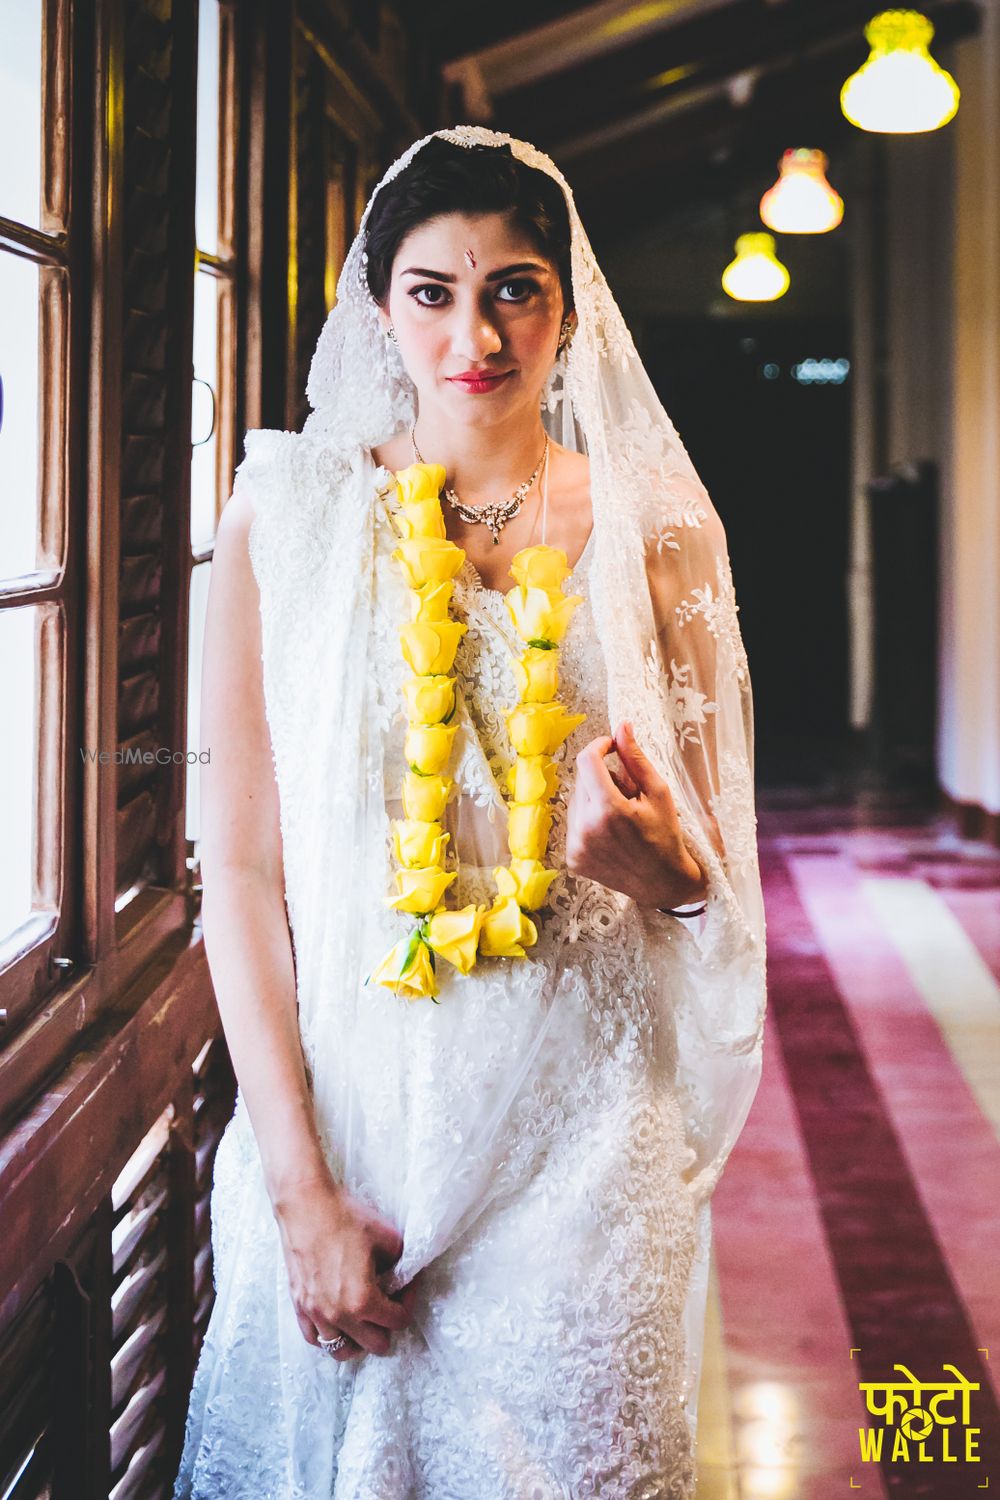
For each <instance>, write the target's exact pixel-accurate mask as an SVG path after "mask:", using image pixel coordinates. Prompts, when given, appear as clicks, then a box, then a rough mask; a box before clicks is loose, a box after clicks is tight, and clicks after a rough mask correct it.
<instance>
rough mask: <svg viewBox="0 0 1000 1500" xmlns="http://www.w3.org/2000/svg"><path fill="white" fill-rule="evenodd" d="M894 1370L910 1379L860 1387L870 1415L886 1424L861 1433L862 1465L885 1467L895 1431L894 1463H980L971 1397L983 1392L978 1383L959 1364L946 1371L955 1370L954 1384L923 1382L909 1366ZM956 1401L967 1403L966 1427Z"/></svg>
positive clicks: (963, 1409) (946, 1367)
mask: <svg viewBox="0 0 1000 1500" xmlns="http://www.w3.org/2000/svg"><path fill="white" fill-rule="evenodd" d="M892 1368H893V1369H894V1370H899V1371H901V1372H902V1374H903V1375H904V1376H905V1377H906V1378H905V1380H883V1381H867V1382H861V1381H859V1383H858V1389H859V1390H862V1391H864V1393H865V1401H866V1402H867V1405H868V1410H869V1412H870V1413H871V1415H872V1416H873V1417H880V1418H881V1419H882V1424H883V1425H882V1426H881V1427H860V1428H859V1429H858V1436H859V1438H860V1440H861V1461H862V1463H866V1464H867V1463H875V1464H877V1463H881V1462H882V1449H883V1446H884V1445H885V1439H886V1435H887V1433H890V1432H891V1434H892V1452H891V1453H890V1454H889V1455H888V1458H889V1461H890V1462H891V1463H909V1462H910V1461H911V1459H914V1460H916V1461H917V1462H918V1463H935V1462H937V1463H946V1464H957V1463H967V1464H978V1463H980V1462H981V1458H980V1455H979V1453H978V1451H977V1449H978V1446H979V1435H980V1431H981V1429H980V1428H978V1427H971V1426H970V1425H969V1421H970V1418H969V1394H970V1392H971V1391H978V1390H979V1382H978V1380H977V1381H972V1380H966V1378H965V1376H964V1375H963V1374H962V1373H961V1371H960V1370H957V1369H956V1368H955V1366H954V1365H942V1366H941V1370H942V1373H944V1372H945V1371H948V1370H950V1371H951V1373H952V1375H953V1376H954V1377H955V1378H954V1379H953V1380H930V1381H929V1380H918V1379H917V1377H916V1376H915V1375H914V1374H913V1372H912V1371H911V1370H908V1369H907V1368H906V1366H905V1365H893V1367H892ZM956 1402H960V1403H961V1412H962V1415H961V1423H959V1418H958V1416H957V1415H956V1414H955V1411H954V1409H953V1408H954V1405H955V1403H956ZM942 1407H944V1408H946V1410H945V1411H942ZM949 1408H950V1410H949ZM897 1418H898V1420H897ZM911 1446H912V1450H913V1451H912V1452H911Z"/></svg>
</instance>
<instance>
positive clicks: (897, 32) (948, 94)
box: [840, 10, 959, 135]
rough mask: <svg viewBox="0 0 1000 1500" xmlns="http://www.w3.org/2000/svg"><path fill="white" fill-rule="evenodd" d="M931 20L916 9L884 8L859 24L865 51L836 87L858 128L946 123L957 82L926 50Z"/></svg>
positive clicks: (900, 129)
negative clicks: (863, 57)
mask: <svg viewBox="0 0 1000 1500" xmlns="http://www.w3.org/2000/svg"><path fill="white" fill-rule="evenodd" d="M933 35H934V27H933V24H932V23H931V22H930V21H929V20H928V19H927V17H926V16H922V15H921V14H920V12H919V11H916V10H884V11H882V12H881V13H880V14H879V15H877V16H873V17H872V19H871V20H870V21H869V22H868V25H867V26H866V27H865V39H866V41H867V42H868V45H869V46H870V47H871V54H870V56H869V58H868V61H867V62H866V63H863V64H862V65H861V67H860V68H859V69H858V71H857V72H856V73H852V74H851V76H850V78H848V80H847V82H846V83H845V84H844V86H843V88H842V89H841V91H840V107H841V109H842V110H843V111H844V114H845V115H846V116H847V118H848V119H849V120H850V122H851V124H852V125H857V126H858V128H859V129H860V130H873V131H882V132H884V133H887V134H899V135H908V134H913V133H914V132H916V131H919V130H937V129H939V127H940V126H942V125H947V123H948V121H949V120H950V119H951V118H952V116H953V115H954V114H955V112H956V111H957V109H958V101H959V88H958V84H957V83H956V82H955V80H954V78H952V76H951V74H950V73H947V72H945V70H944V68H942V67H941V66H940V64H938V63H936V62H935V61H934V59H933V57H931V55H930V52H929V51H928V50H927V49H928V47H929V45H930V40H931V37H932V36H933Z"/></svg>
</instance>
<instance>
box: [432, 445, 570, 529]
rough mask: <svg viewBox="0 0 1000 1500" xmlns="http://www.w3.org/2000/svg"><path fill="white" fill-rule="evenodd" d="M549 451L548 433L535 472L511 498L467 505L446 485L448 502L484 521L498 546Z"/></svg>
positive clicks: (462, 513)
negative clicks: (502, 534)
mask: <svg viewBox="0 0 1000 1500" xmlns="http://www.w3.org/2000/svg"><path fill="white" fill-rule="evenodd" d="M416 425H417V424H416V423H415V422H414V424H413V426H411V428H410V442H411V443H412V444H413V456H414V458H415V459H416V461H417V463H418V464H422V463H423V461H424V460H423V459H422V458H421V457H420V449H419V448H418V447H417V439H416V436H415V430H416ZM548 451H549V435H548V433H546V434H545V446H544V447H543V449H542V456H541V458H540V459H539V460H538V463H537V464H536V465H535V471H534V473H533V474H532V475H531V478H530V479H526V480H525V481H524V483H523V484H519V485H518V487H517V489H516V490H515V491H514V493H513V495H511V497H510V499H509V500H489V501H487V503H486V504H485V505H466V504H465V502H464V501H462V500H460V499H459V498H458V496H457V495H456V494H455V491H454V490H450V489H448V488H447V486H446V487H445V496H446V497H447V500H448V504H449V505H450V506H451V507H452V509H453V510H457V511H458V514H459V515H460V516H461V517H462V520H463V521H470V522H475V521H482V522H483V524H484V525H486V526H488V527H489V528H490V530H491V531H492V533H493V545H494V546H497V545H498V544H499V542H500V533H501V531H503V529H504V527H505V526H506V524H507V522H508V521H510V520H513V518H514V516H516V515H517V513H518V511H519V510H520V509H521V506H522V504H523V503H524V497H525V495H526V494H527V493H528V491H529V490H530V489H531V486H532V485H533V484H534V482H535V480H536V479H537V478H538V476H539V474H540V473H541V472H542V465H543V464H544V462H545V456H546V454H547V453H548Z"/></svg>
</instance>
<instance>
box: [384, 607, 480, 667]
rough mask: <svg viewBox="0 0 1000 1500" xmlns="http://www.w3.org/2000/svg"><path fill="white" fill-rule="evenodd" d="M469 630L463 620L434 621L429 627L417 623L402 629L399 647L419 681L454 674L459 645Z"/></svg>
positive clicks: (400, 630) (416, 621)
mask: <svg viewBox="0 0 1000 1500" xmlns="http://www.w3.org/2000/svg"><path fill="white" fill-rule="evenodd" d="M468 628H469V627H468V626H467V625H465V624H463V623H462V621H461V620H434V621H432V622H431V623H430V624H427V625H424V624H422V623H421V622H420V621H419V620H414V621H411V623H410V624H409V625H401V626H400V627H399V644H400V645H401V646H402V648H403V656H404V657H405V659H406V665H407V666H408V667H409V668H410V671H411V672H415V673H416V675H417V676H418V677H432V676H437V675H439V674H441V673H444V672H450V671H451V667H452V663H453V662H454V660H455V652H456V650H457V649H458V643H459V641H460V640H461V639H462V636H463V635H464V634H465V632H466V630H468Z"/></svg>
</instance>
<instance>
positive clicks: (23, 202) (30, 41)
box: [0, 0, 42, 309]
mask: <svg viewBox="0 0 1000 1500" xmlns="http://www.w3.org/2000/svg"><path fill="white" fill-rule="evenodd" d="M2 11H3V17H2V26H0V34H2V38H3V45H2V46H0V141H2V142H3V147H2V148H0V214H3V216H4V218H6V219H16V220H17V221H18V222H19V223H21V224H30V225H31V227H32V228H33V229H38V228H39V226H40V210H41V199H42V179H41V170H42V0H7V3H6V4H4V5H3V7H2ZM15 142H16V143H17V144H16V146H15V144H14V143H15ZM6 305H7V304H6V303H5V302H3V301H0V306H2V307H4V309H6Z"/></svg>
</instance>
